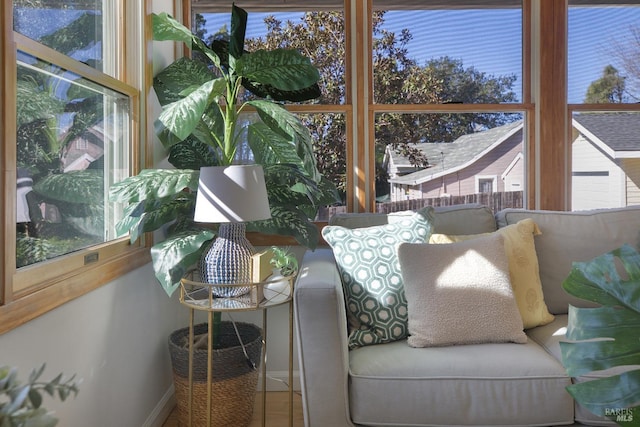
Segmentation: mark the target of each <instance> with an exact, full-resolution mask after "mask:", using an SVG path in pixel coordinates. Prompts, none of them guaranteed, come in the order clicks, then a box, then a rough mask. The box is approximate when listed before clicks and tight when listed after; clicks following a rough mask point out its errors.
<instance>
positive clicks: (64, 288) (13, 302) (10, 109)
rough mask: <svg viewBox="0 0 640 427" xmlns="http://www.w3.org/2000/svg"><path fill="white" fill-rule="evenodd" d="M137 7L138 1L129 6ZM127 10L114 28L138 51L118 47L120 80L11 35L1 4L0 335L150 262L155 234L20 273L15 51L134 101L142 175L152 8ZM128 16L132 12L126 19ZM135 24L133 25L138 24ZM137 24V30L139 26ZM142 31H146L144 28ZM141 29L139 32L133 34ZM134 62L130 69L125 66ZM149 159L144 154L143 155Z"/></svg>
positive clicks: (136, 163)
mask: <svg viewBox="0 0 640 427" xmlns="http://www.w3.org/2000/svg"><path fill="white" fill-rule="evenodd" d="M132 3H136V2H132ZM143 3H145V4H144V5H130V6H128V7H130V8H131V9H130V10H127V11H124V10H120V11H119V16H118V17H117V19H114V20H113V24H114V25H116V26H117V27H118V28H116V29H115V31H117V32H118V34H119V35H120V36H119V39H120V40H125V39H124V36H125V35H128V36H129V37H131V38H132V39H135V38H136V37H139V40H136V41H139V42H140V43H139V45H140V47H139V48H138V51H135V52H134V49H131V48H129V47H128V48H127V49H126V50H125V49H124V46H125V45H127V46H129V45H131V43H124V42H123V43H121V45H122V46H123V53H122V55H121V56H120V57H119V58H118V67H117V70H116V72H115V73H116V75H117V76H118V78H117V79H116V78H112V77H109V76H106V75H105V74H103V73H100V72H98V71H96V70H95V69H93V68H91V67H88V66H85V65H84V64H81V63H78V62H76V61H73V60H71V59H69V58H68V57H66V56H64V55H61V54H59V53H57V52H55V51H53V50H52V49H49V48H47V47H45V46H43V45H41V44H39V43H37V42H35V41H33V40H31V39H29V38H27V37H24V36H22V35H21V34H18V33H15V32H14V31H13V2H8V4H7V2H3V4H2V5H1V6H0V19H1V22H2V24H3V25H2V28H3V31H2V32H1V33H0V43H1V44H0V45H1V46H2V59H3V64H4V67H2V68H0V81H1V82H2V83H0V84H2V89H3V93H4V94H5V96H4V97H3V101H2V102H1V103H0V118H1V120H2V123H3V126H2V137H3V140H4V141H5V142H6V143H5V144H3V148H2V150H3V152H2V174H1V175H0V186H1V187H2V188H3V190H4V203H3V204H2V206H1V207H0V212H1V214H2V218H3V219H4V221H3V224H4V226H3V227H2V229H0V237H2V239H3V241H5V242H14V243H13V244H12V245H11V244H10V245H8V244H6V243H5V245H3V248H2V249H1V250H0V254H1V255H2V256H3V259H4V262H3V263H2V264H1V265H0V272H1V276H2V285H0V334H3V333H5V332H8V331H10V330H12V329H14V328H16V327H18V326H20V325H22V324H24V323H26V322H28V321H29V320H32V319H34V318H36V317H38V316H40V315H42V314H44V313H46V312H48V311H50V310H52V309H54V308H56V307H59V306H60V305H62V304H65V303H66V302H69V301H71V300H73V299H75V298H78V297H80V296H82V295H84V294H86V293H88V292H90V291H92V290H94V289H97V288H98V287H100V286H102V285H105V284H107V283H109V282H111V281H113V280H115V279H117V278H119V277H121V276H123V275H124V274H126V273H128V272H130V271H132V270H134V269H136V268H138V267H141V266H143V265H145V264H147V263H149V262H150V260H151V257H150V255H149V246H150V243H151V242H150V240H151V239H150V236H149V238H147V239H143V241H142V242H137V243H135V244H131V243H130V242H129V239H128V238H126V237H125V238H119V239H114V240H112V241H109V242H107V243H103V244H100V245H96V246H93V247H90V248H87V249H83V250H79V251H76V252H73V253H70V254H68V255H64V256H61V257H58V258H55V259H52V260H48V261H45V262H42V263H38V264H34V265H33V266H28V267H23V268H21V269H19V270H18V269H16V254H15V242H16V227H15V215H16V190H15V189H16V172H17V167H16V145H15V138H16V106H15V100H16V83H15V82H16V78H17V71H16V64H17V57H16V52H17V51H18V50H20V51H24V52H26V53H28V54H32V55H34V56H36V57H38V58H41V59H43V60H46V61H50V62H54V63H56V64H57V65H60V66H61V67H63V68H65V69H67V70H69V71H72V72H74V73H76V74H78V75H80V76H82V77H85V78H88V79H90V80H92V81H94V82H96V83H98V84H100V85H103V86H105V87H107V88H110V89H111V90H114V91H116V92H120V93H122V94H124V95H126V96H128V97H129V99H130V100H131V103H130V107H131V109H130V117H129V120H130V132H131V138H132V146H131V153H130V159H131V160H130V162H131V164H130V165H129V167H130V170H131V173H132V174H136V173H138V172H139V171H140V169H141V167H142V166H143V164H142V163H141V161H142V159H145V160H146V162H145V164H150V162H149V161H150V154H148V153H149V151H150V150H149V148H148V147H143V146H142V145H143V143H142V142H141V141H146V134H147V133H148V132H149V130H148V129H147V126H149V124H148V123H147V122H146V119H145V117H146V115H145V114H143V111H144V110H145V99H144V98H143V97H141V90H140V89H138V88H142V89H143V90H144V91H145V93H147V91H148V85H147V84H146V82H147V81H149V77H150V75H149V73H150V72H149V71H148V70H149V69H150V68H151V65H150V62H151V61H150V60H149V59H148V58H146V52H147V47H146V45H147V43H148V42H149V41H150V40H151V39H150V37H149V35H150V34H149V33H148V31H146V27H147V26H148V25H145V24H143V23H142V22H143V19H142V17H143V16H144V17H145V20H146V17H147V16H149V7H150V6H149V5H148V4H146V3H149V2H143ZM127 12H128V13H127ZM131 12H133V16H139V17H140V19H139V21H138V22H139V23H132V22H129V23H128V24H123V23H125V22H127V21H126V17H127V16H131ZM132 21H135V19H133V20H132ZM136 26H139V27H140V28H136ZM143 27H144V28H143ZM136 29H137V30H138V31H136ZM139 58H145V59H144V61H145V63H144V65H140V66H138V63H139V61H140V59H139ZM127 64H131V66H127ZM141 154H145V156H143V155H141Z"/></svg>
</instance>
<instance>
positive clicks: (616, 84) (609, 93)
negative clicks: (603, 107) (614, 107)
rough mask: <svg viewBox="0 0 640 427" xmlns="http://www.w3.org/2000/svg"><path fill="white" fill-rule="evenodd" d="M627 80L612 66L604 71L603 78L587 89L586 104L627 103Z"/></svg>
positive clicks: (608, 66) (592, 83)
mask: <svg viewBox="0 0 640 427" xmlns="http://www.w3.org/2000/svg"><path fill="white" fill-rule="evenodd" d="M626 99H627V97H626V96H625V78H624V77H622V76H620V74H618V70H617V69H616V68H615V67H613V66H612V65H607V66H606V67H604V70H603V71H602V77H600V78H599V79H598V80H594V81H593V82H591V84H590V85H589V87H588V88H587V94H586V95H585V98H584V102H585V103H586V104H607V103H617V104H620V103H622V102H625V101H626Z"/></svg>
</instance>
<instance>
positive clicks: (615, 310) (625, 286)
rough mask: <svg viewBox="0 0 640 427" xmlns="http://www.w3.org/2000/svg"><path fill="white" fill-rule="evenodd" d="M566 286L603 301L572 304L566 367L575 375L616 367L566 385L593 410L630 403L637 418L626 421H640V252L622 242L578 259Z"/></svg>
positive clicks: (604, 410)
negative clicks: (584, 259) (583, 305)
mask: <svg viewBox="0 0 640 427" xmlns="http://www.w3.org/2000/svg"><path fill="white" fill-rule="evenodd" d="M562 287H563V288H564V290H565V291H567V292H568V293H569V294H571V295H573V296H575V297H578V298H581V299H584V300H587V301H590V302H593V303H596V304H598V305H599V306H598V307H596V308H577V307H574V306H570V307H569V322H568V326H567V334H566V338H567V340H569V341H567V342H561V343H560V345H561V351H562V360H563V363H564V365H565V368H566V370H567V373H568V374H569V375H570V376H572V377H577V376H580V375H584V374H587V373H589V372H592V371H603V370H608V369H611V368H618V369H617V370H616V371H615V372H610V375H608V376H606V375H605V376H603V377H602V378H599V379H596V380H591V381H584V382H580V383H576V384H573V385H571V386H569V387H567V390H568V391H569V393H570V394H571V396H573V398H574V399H576V400H577V401H578V402H580V404H582V405H583V406H585V407H586V408H587V409H588V410H589V411H591V412H593V413H594V414H597V415H600V416H607V415H608V414H611V413H615V410H617V409H618V410H619V409H629V410H631V411H633V412H634V414H633V415H632V418H633V420H634V421H633V422H632V423H626V425H640V413H639V411H638V407H640V369H637V366H638V365H640V254H639V253H638V252H637V251H636V250H635V249H634V248H633V247H631V246H629V245H624V246H622V247H620V248H618V249H615V250H613V251H611V252H607V253H605V254H603V255H601V256H599V257H596V258H594V259H593V260H591V261H589V262H576V263H574V264H573V268H572V270H571V272H570V274H569V276H568V277H567V279H566V280H565V281H564V282H563V284H562ZM634 366H635V369H634V368H633V367H634ZM622 371H624V372H622ZM612 418H613V419H614V420H615V415H613V417H612Z"/></svg>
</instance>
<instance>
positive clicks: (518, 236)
mask: <svg viewBox="0 0 640 427" xmlns="http://www.w3.org/2000/svg"><path fill="white" fill-rule="evenodd" d="M495 233H496V234H500V235H502V236H503V237H504V246H505V250H506V252H507V258H508V259H509V276H510V279H511V286H512V287H513V293H514V294H515V297H516V302H517V303H518V310H519V311H520V315H521V316H522V323H523V325H524V328H525V329H529V328H535V327H536V326H541V325H546V324H547V323H551V322H552V321H553V319H554V317H553V315H552V314H551V313H549V309H548V308H547V304H546V303H545V302H544V295H543V293H542V282H541V281H540V271H539V266H538V255H537V254H536V247H535V242H534V236H537V235H538V234H540V229H539V228H538V226H537V225H536V223H535V222H534V221H533V220H532V219H530V218H527V219H523V220H521V221H518V222H517V223H516V224H512V225H509V226H506V227H504V228H501V229H499V230H498V231H496V232H495ZM486 235H487V234H486V233H485V234H476V235H464V236H454V235H446V234H433V235H432V236H431V238H430V239H429V243H453V242H460V241H463V240H469V239H474V238H477V237H481V236H486Z"/></svg>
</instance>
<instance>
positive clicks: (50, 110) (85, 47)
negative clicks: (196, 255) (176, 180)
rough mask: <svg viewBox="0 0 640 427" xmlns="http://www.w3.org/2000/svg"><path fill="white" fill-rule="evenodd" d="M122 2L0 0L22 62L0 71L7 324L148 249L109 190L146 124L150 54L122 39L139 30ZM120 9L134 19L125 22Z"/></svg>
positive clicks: (3, 314) (82, 288)
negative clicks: (122, 226) (144, 64)
mask: <svg viewBox="0 0 640 427" xmlns="http://www.w3.org/2000/svg"><path fill="white" fill-rule="evenodd" d="M120 3H121V2H106V1H103V0H75V1H65V2H51V1H39V0H35V1H34V0H14V1H13V3H12V4H11V3H9V4H7V3H6V2H5V3H3V5H2V6H1V7H2V14H3V16H12V17H13V29H14V31H13V32H12V33H9V34H8V35H7V36H6V37H7V38H6V39H3V45H2V49H3V55H4V58H8V62H9V63H11V62H15V67H14V68H13V69H11V68H9V67H5V69H4V70H3V71H1V72H2V73H6V74H3V75H2V76H1V77H2V81H3V85H4V86H3V93H4V94H6V96H4V97H3V105H2V111H3V116H2V117H3V121H4V123H3V125H4V126H3V129H4V134H3V139H4V141H5V142H6V143H5V144H3V156H2V158H3V171H4V172H6V173H3V178H2V179H3V184H4V185H3V188H4V189H5V190H4V191H5V194H4V200H5V202H6V204H5V209H4V210H3V218H4V221H3V223H4V224H12V226H11V227H7V228H5V229H4V230H3V236H4V241H5V245H4V249H3V251H4V252H3V255H4V257H3V259H4V263H3V265H2V271H3V272H4V275H3V276H4V278H5V281H4V282H3V284H2V288H1V289H2V293H1V294H0V333H2V332H5V331H7V330H9V329H11V328H13V327H15V326H17V325H19V324H21V323H23V322H26V321H28V320H30V319H31V318H33V317H35V316H38V315H39V314H41V313H43V312H45V311H47V310H49V309H51V308H53V307H55V306H57V305H60V304H62V303H64V302H66V301H68V300H70V299H72V298H75V297H77V296H79V295H81V294H82V293H84V292H87V291H88V290H91V289H94V288H96V287H97V286H100V285H101V284H104V283H106V282H108V281H109V280H113V279H114V278H115V277H117V276H118V275H120V274H123V273H124V272H127V271H129V270H131V269H133V268H135V267H137V266H139V265H142V264H143V263H146V262H148V260H149V257H148V255H145V253H146V252H147V251H146V249H145V248H144V247H143V246H140V244H135V245H131V244H130V243H129V242H128V240H127V239H126V238H125V239H116V237H115V236H116V233H115V223H116V222H117V221H118V220H119V219H120V218H121V216H122V207H121V206H114V204H112V203H110V202H109V201H108V190H109V187H110V186H111V185H112V184H113V183H115V182H117V181H118V180H120V179H122V178H124V177H126V176H129V175H131V174H133V173H135V172H136V171H137V170H138V168H139V166H138V165H137V164H136V162H137V159H138V158H139V154H138V152H139V149H138V146H139V144H140V141H141V135H140V132H141V131H143V129H144V126H142V124H141V123H140V122H139V121H138V120H139V119H140V117H141V116H142V115H141V114H140V96H139V93H140V89H139V88H140V87H141V84H140V83H141V81H142V75H141V73H140V72H138V71H136V70H138V69H141V67H140V64H139V63H136V62H135V61H134V60H133V58H136V55H137V56H138V58H140V57H142V55H139V54H140V52H137V53H136V52H135V51H136V48H131V49H130V50H129V51H128V52H125V49H123V47H124V46H125V44H127V43H126V40H125V39H124V34H125V31H124V28H125V27H126V28H127V29H128V31H127V34H128V35H129V37H131V41H134V40H137V39H136V36H135V34H143V32H142V25H141V23H142V22H143V21H142V18H143V13H142V10H141V8H140V6H133V5H131V6H128V7H127V8H126V9H121V7H123V6H122V5H121V4H120ZM125 11H126V12H127V13H125ZM121 16H129V17H137V19H133V18H131V19H130V22H127V23H126V24H125V25H123V24H122V23H121V20H120V19H119V17H121ZM6 21H7V20H6V19H5V20H4V22H6ZM132 44H139V45H142V43H128V45H129V46H131V45H132ZM128 49H129V48H128ZM126 54H129V55H130V56H129V57H127V56H126ZM127 65H128V66H127ZM138 251H140V252H141V254H140V255H139V256H135V257H134V256H132V255H133V254H134V253H136V252H138ZM27 308H28V309H27Z"/></svg>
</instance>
